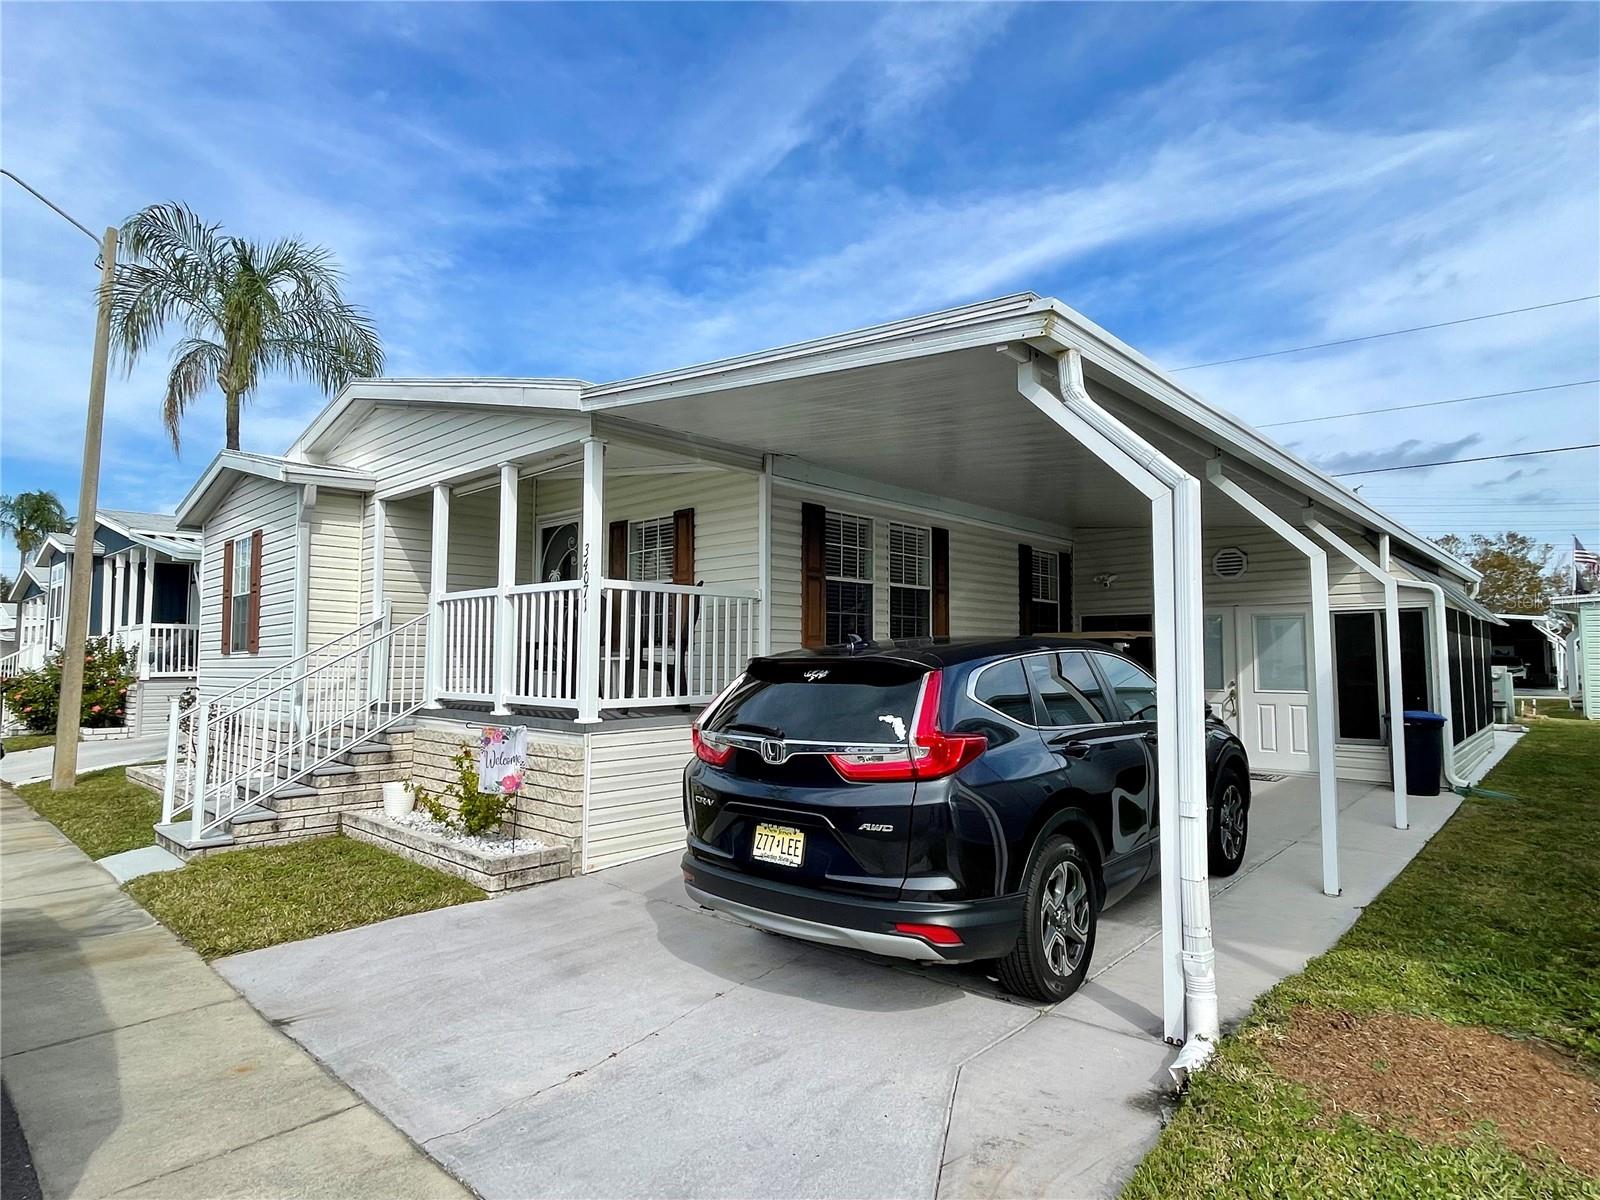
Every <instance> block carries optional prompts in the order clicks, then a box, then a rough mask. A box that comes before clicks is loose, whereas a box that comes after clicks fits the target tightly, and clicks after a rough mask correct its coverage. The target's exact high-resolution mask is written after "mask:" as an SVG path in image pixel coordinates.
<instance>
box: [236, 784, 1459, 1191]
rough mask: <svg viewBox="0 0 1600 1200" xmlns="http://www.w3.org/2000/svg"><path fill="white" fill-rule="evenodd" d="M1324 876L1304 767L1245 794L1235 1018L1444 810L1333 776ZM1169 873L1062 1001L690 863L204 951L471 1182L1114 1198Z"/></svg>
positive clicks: (1154, 1122)
mask: <svg viewBox="0 0 1600 1200" xmlns="http://www.w3.org/2000/svg"><path fill="white" fill-rule="evenodd" d="M1340 804H1341V809H1342V813H1341V829H1340V839H1339V840H1340V846H1341V865H1342V869H1343V886H1344V893H1343V895H1342V896H1340V897H1337V898H1330V897H1327V896H1324V895H1322V894H1321V891H1320V888H1319V883H1320V871H1319V861H1320V854H1319V847H1318V841H1317V800H1316V787H1315V784H1314V782H1313V781H1310V780H1305V779H1286V780H1283V781H1281V782H1277V783H1262V784H1258V785H1257V792H1256V802H1255V805H1254V807H1253V811H1252V830H1251V840H1250V846H1249V850H1248V852H1247V856H1246V861H1245V868H1244V869H1243V870H1242V871H1241V873H1240V874H1239V875H1236V876H1235V877H1234V878H1232V879H1230V880H1217V881H1215V882H1214V883H1213V887H1212V891H1213V894H1214V897H1215V900H1214V924H1215V928H1216V937H1217V951H1218V963H1217V976H1218V981H1219V989H1220V1004H1221V1010H1222V1016H1223V1019H1224V1020H1225V1021H1235V1020H1237V1019H1239V1018H1240V1017H1242V1016H1243V1015H1244V1014H1245V1013H1247V1012H1248V1011H1249V1009H1250V1007H1251V1005H1252V1004H1253V1002H1254V1000H1255V998H1256V996H1257V995H1259V994H1260V993H1261V992H1262V991H1263V990H1265V989H1266V988H1267V987H1269V986H1270V985H1271V984H1273V983H1274V982H1276V981H1277V980H1278V979H1280V978H1282V977H1283V976H1285V975H1287V974H1290V973H1291V972H1294V971H1297V970H1299V969H1300V968H1301V967H1302V966H1303V965H1304V964H1305V962H1306V960H1307V959H1308V958H1310V957H1311V956H1313V955H1315V954H1318V953H1320V952H1321V951H1323V950H1325V949H1327V947H1328V946H1330V945H1331V944H1332V943H1333V942H1334V941H1335V940H1336V939H1337V938H1338V936H1339V935H1340V934H1341V933H1342V932H1344V930H1345V929H1346V928H1348V927H1349V925H1350V924H1351V923H1352V922H1353V921H1354V920H1355V918H1356V916H1357V915H1358V914H1359V912H1360V910H1361V908H1362V906H1363V905H1365V904H1367V903H1368V902H1369V901H1370V900H1371V899H1372V898H1373V897H1374V896H1376V895H1377V894H1378V892H1379V891H1380V890H1382V888H1383V887H1384V885H1386V884H1387V883H1388V882H1389V880H1390V879H1392V878H1393V877H1394V876H1395V875H1396V874H1397V873H1398V872H1399V871H1400V869H1401V868H1402V867H1403V866H1404V865H1405V864H1406V863H1407V862H1408V861H1409V860H1410V859H1411V857H1412V856H1413V855H1414V854H1415V853H1416V852H1417V850H1418V849H1419V848H1420V847H1421V846H1422V845H1423V843H1424V842H1425V841H1426V840H1427V839H1428V838H1429V837H1430V836H1431V835H1432V834H1433V833H1434V832H1435V831H1436V830H1437V829H1438V828H1439V826H1440V825H1442V824H1443V823H1444V821H1445V819H1446V818H1447V817H1448V816H1449V814H1450V813H1451V812H1453V811H1454V809H1455V806H1456V804H1457V800H1456V798H1455V797H1454V796H1440V797H1428V798H1422V797H1416V798H1413V799H1412V802H1411V819H1412V822H1413V824H1412V827H1411V828H1410V829H1408V830H1403V831H1402V830H1396V829H1394V828H1393V827H1392V823H1391V822H1392V818H1393V798H1392V796H1391V795H1390V794H1389V792H1388V791H1387V790H1386V789H1382V788H1375V787H1369V786H1365V785H1360V784H1352V785H1345V786H1342V787H1341V789H1340ZM1159 951H1160V892H1159V887H1158V886H1157V885H1155V884H1148V885H1146V886H1144V887H1142V888H1141V889H1140V890H1139V891H1138V892H1137V893H1135V895H1134V896H1133V897H1131V898H1130V899H1129V900H1127V901H1125V902H1124V903H1123V904H1121V905H1119V906H1117V907H1116V908H1115V909H1112V910H1111V911H1110V912H1108V913H1107V914H1105V917H1104V918H1103V920H1102V922H1101V926H1100V934H1099V944H1098V946H1097V948H1096V951H1095V967H1094V973H1093V976H1092V978H1091V980H1090V981H1089V982H1088V983H1087V984H1086V985H1085V986H1084V988H1083V989H1082V990H1081V991H1080V992H1079V993H1078V995H1076V996H1074V997H1073V998H1071V999H1070V1000H1068V1001H1067V1002H1065V1003H1064V1004H1062V1005H1060V1006H1058V1007H1055V1008H1041V1007H1038V1006H1033V1005H1027V1004H1021V1003H1017V1002H1016V1001H1014V1000H1012V999H1010V998H1009V997H1006V996H1005V995H1003V994H1002V993H1001V992H1000V991H999V989H998V988H997V987H996V986H995V985H994V983H993V982H992V981H991V980H989V979H986V978H985V977H984V975H983V974H982V972H981V971H979V970H976V969H972V970H968V969H955V968H948V967H946V968H918V967H914V966H909V965H904V964H896V963H893V962H889V961H887V960H882V959H875V958H871V957H868V956H865V955H859V954H854V953H851V952H848V951H842V950H834V949H828V948H822V947H816V946H810V945H807V944H804V943H800V942H794V941H789V940H787V939H784V938H779V937H773V936H769V935H767V934H763V933H759V932H757V931H755V930H753V929H750V928H748V927H746V926H744V925H741V924H738V923H737V922H734V921H731V920H728V919H725V918H722V917H720V916H716V915H713V914H711V913H709V912H707V911H705V910H702V909H700V908H698V907H696V906H695V905H693V904H692V903H690V902H689V901H688V899H687V898H686V897H685V895H684V892H683V886H682V882H681V878H680V873H679V868H678V862H677V855H676V854H668V855H662V856H658V857H655V858H651V859H646V860H644V861H642V862H637V863H632V864H630V865H628V866H624V867H617V868H613V869H611V870H607V871H602V872H599V873H598V874H594V875H588V876H583V877H579V878H575V879H568V880H562V881H560V882H558V883H552V884H548V885H545V886H542V887H538V888H533V889H531V890H529V891H527V892H522V893H518V894H515V895H511V896H507V897H504V898H502V899H497V900H494V901H491V902H489V903H486V904H469V905H462V906H460V907H458V908H452V909H443V910H440V911H437V912H432V913H424V914H419V915H417V916H413V917H404V918H401V919H399V920H395V921H389V922H385V923H384V924H381V925H374V926H368V927H367V928H364V929H356V930H351V931H349V932H346V933H338V934H332V935H330V936H327V937H322V938H315V939H312V940H309V941H304V942H297V943H294V944H291V945H285V946H278V947H274V948H272V949H269V950H261V951H257V952H255V953H253V954H245V955H239V956H237V957H234V958H231V959H225V960H223V961H222V962H220V963H219V964H218V969H219V970H220V971H221V972H222V974H223V975H224V976H225V977H226V978H228V979H229V980H231V981H232V982H233V983H234V984H235V985H236V986H237V987H238V988H239V989H240V990H241V991H242V992H243V993H244V994H245V995H246V996H248V997H249V998H250V999H251V1000H252V1001H253V1002H255V1004H256V1005H257V1006H258V1007H259V1008H260V1009H261V1011H262V1012H263V1013H264V1014H265V1015H266V1016H267V1017H268V1018H269V1019H271V1020H272V1021H273V1022H274V1023H276V1024H278V1025H279V1026H280V1027H281V1028H284V1029H285V1030H287V1031H288V1033H289V1034H290V1036H292V1037H293V1038H295V1039H296V1040H297V1041H299V1042H300V1043H301V1044H303V1045H304V1046H306V1047H307V1048H308V1049H310V1050H311V1051H312V1053H314V1054H315V1055H316V1056H317V1057H318V1059H319V1060H320V1061H322V1062H324V1063H326V1064H328V1065H329V1067H331V1068H332V1069H333V1070H334V1071H336V1072H338V1074H339V1075H340V1077H341V1078H343V1079H344V1080H346V1081H347V1082H348V1083H349V1084H350V1085H351V1086H352V1087H354V1088H355V1089H356V1090H357V1091H358V1092H360V1093H361V1094H362V1095H363V1096H365V1097H366V1098H367V1099H368V1100H370V1101H371V1102H372V1103H373V1104H374V1105H375V1106H376V1107H377V1108H378V1109H379V1111H381V1112H383V1113H384V1114H385V1115H387V1116H388V1117H389V1118H390V1119H391V1120H393V1121H394V1122H395V1124H397V1125H398V1126H399V1127H400V1128H401V1129H403V1130H405V1131H406V1132H407V1133H408V1134H410V1135H411V1137H412V1138H414V1139H415V1140H416V1141H417V1142H418V1143H420V1144H421V1145H422V1146H423V1147H424V1148H425V1149H426V1150H427V1151H428V1152H429V1153H430V1154H432V1155H433V1156H434V1157H435V1158H436V1159H438V1160H439V1161H440V1162H441V1163H443V1164H444V1165H445V1166H446V1167H447V1168H449V1170H450V1171H451V1172H452V1173H453V1174H455V1175H456V1176H457V1177H458V1178H460V1179H463V1180H464V1181H466V1182H467V1183H468V1184H470V1185H471V1186H472V1188H473V1189H474V1190H475V1191H477V1192H478V1193H479V1194H480V1195H482V1196H484V1197H487V1198H490V1200H496V1198H499V1197H507V1198H511V1197H519V1198H520V1197H529V1196H589V1197H646V1196H750V1197H765V1196H771V1197H780V1196H781V1197H807V1196H818V1197H822V1196H826V1197H855V1196H861V1197H868V1196H873V1197H876V1196H895V1197H901V1196H915V1197H966V1196H986V1197H994V1196H1007V1197H1009V1196H1052V1197H1068V1196H1070V1197H1080V1196H1103V1195H1113V1194H1115V1193H1116V1192H1117V1191H1118V1190H1119V1189H1120V1188H1121V1186H1122V1184H1123V1183H1124V1182H1125V1181H1126V1179H1127V1177H1128V1175H1129V1173H1130V1172H1131V1171H1132V1170H1133V1167H1134V1166H1135V1165H1136V1164H1137V1163H1138V1161H1139V1159H1140V1158H1141V1157H1142V1156H1143V1155H1144V1154H1145V1152H1146V1151H1147V1150H1148V1149H1149V1147H1150V1145H1151V1144H1152V1143H1153V1142H1154V1140H1155V1138H1156V1135H1157V1134H1158V1133H1159V1131H1160V1113H1161V1108H1162V1104H1163V1099H1162V1092H1163V1090H1164V1089H1167V1088H1170V1081H1169V1080H1168V1079H1167V1075H1166V1066H1167V1064H1168V1063H1169V1062H1170V1061H1171V1059H1172V1057H1173V1054H1174V1051H1173V1050H1172V1048H1170V1047H1168V1046H1166V1045H1164V1044H1163V1043H1162V1042H1161V1041H1160V1040H1159V1036H1158V1035H1159V1032H1160V1026H1161V1020H1160V965H1161V964H1160V959H1159Z"/></svg>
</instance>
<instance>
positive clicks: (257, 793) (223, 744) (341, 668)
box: [171, 615, 428, 840]
mask: <svg viewBox="0 0 1600 1200" xmlns="http://www.w3.org/2000/svg"><path fill="white" fill-rule="evenodd" d="M363 631H365V635H366V636H364V637H363V636H359V635H360V634H361V633H362V632H363ZM427 638H428V618H427V617H426V616H425V615H424V616H418V617H414V618H412V619H411V620H409V621H406V622H404V623H403V624H400V625H395V626H393V627H389V626H388V625H387V623H386V622H385V621H382V620H380V621H377V622H371V623H369V624H367V625H365V626H362V627H361V630H357V631H352V632H351V633H347V634H344V635H343V636H341V637H339V638H335V639H334V640H333V641H332V642H329V643H327V644H326V645H324V646H320V647H318V648H317V650H315V651H313V652H311V653H310V654H308V655H302V656H301V658H300V659H298V660H296V662H297V663H298V664H299V668H300V669H299V670H298V671H292V670H290V669H289V667H287V666H286V667H284V668H279V669H278V670H276V671H272V672H269V673H268V674H269V675H270V676H271V677H272V679H271V680H265V681H256V680H252V681H251V682H250V683H249V684H246V685H244V686H243V687H241V688H236V689H234V690H233V691H232V692H229V693H226V694H224V695H223V696H219V697H218V698H216V699H214V700H206V701H202V702H201V703H200V704H199V706H198V711H197V713H196V715H195V717H194V718H193V720H194V721H195V723H196V727H195V732H194V752H193V756H192V758H191V759H190V761H191V764H193V765H192V766H191V770H190V778H189V805H190V808H191V814H190V820H191V822H192V824H191V833H190V836H191V838H192V839H195V840H198V839H200V838H203V837H205V836H206V835H208V834H210V833H212V832H214V831H216V830H218V829H219V828H220V827H221V826H222V825H223V824H224V823H225V822H226V821H227V820H228V818H229V817H231V816H233V815H234V814H235V813H237V812H238V811H239V810H240V809H243V808H246V807H249V806H250V805H252V804H255V803H257V802H258V801H259V800H262V799H264V798H266V797H267V796H270V795H271V794H272V793H273V792H275V791H277V790H279V789H280V788H282V787H284V786H285V785H287V784H289V783H291V782H293V781H294V780H295V779H297V778H299V777H301V776H302V775H304V774H305V773H306V772H307V771H312V770H315V769H316V768H317V767H319V766H322V765H323V764H324V763H327V762H331V761H332V760H333V759H334V758H337V757H338V756H339V755H340V754H343V753H344V752H345V751H346V750H348V749H349V748H350V747H352V746H356V745H359V744H360V743H362V742H363V741H366V740H368V739H369V738H371V737H373V736H374V735H376V734H378V733H381V732H382V731H383V730H385V729H387V728H388V727H389V726H391V725H393V724H394V723H395V722H396V721H399V720H402V719H404V718H405V717H407V716H409V715H410V714H411V713H413V712H415V711H416V710H417V709H418V708H420V707H421V706H422V704H423V702H424V701H425V700H426V699H427V698H428V697H427V684H426V678H427ZM171 768H172V769H175V768H176V764H175V763H173V764H171Z"/></svg>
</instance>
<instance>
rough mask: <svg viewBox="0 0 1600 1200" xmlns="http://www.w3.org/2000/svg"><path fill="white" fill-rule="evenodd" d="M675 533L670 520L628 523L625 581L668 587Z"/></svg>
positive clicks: (669, 518)
mask: <svg viewBox="0 0 1600 1200" xmlns="http://www.w3.org/2000/svg"><path fill="white" fill-rule="evenodd" d="M675 541H676V532H675V530H674V527H673V522H672V518H671V517H655V518H653V519H651V520H649V521H630V522H628V578H629V579H631V580H633V581H635V582H637V583H671V582H672V561H673V555H674V551H675V550H676V545H675Z"/></svg>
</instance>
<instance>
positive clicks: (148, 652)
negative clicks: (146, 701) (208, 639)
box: [139, 546, 170, 679]
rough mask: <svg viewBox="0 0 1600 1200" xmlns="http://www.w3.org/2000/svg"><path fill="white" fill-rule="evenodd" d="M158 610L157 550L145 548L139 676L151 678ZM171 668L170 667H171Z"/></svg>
mask: <svg viewBox="0 0 1600 1200" xmlns="http://www.w3.org/2000/svg"><path fill="white" fill-rule="evenodd" d="M155 612H156V552H155V551H154V550H152V549H150V547H149V546H146V547H145V548H144V637H143V638H142V639H141V640H140V643H139V678H140V679H149V678H150V660H151V659H152V658H154V657H155V653H156V639H155V631H154V630H153V629H152V628H151V625H152V623H153V622H154V620H155ZM169 669H170V668H169Z"/></svg>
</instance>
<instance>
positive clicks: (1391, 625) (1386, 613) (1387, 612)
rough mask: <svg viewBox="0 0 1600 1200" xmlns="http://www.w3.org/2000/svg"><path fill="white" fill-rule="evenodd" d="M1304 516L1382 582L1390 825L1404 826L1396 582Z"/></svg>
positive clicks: (1322, 535) (1309, 516)
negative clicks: (1391, 795)
mask: <svg viewBox="0 0 1600 1200" xmlns="http://www.w3.org/2000/svg"><path fill="white" fill-rule="evenodd" d="M1304 520H1305V523H1306V528H1307V529H1309V530H1311V532H1312V533H1315V534H1316V535H1317V536H1318V537H1319V538H1321V539H1322V540H1323V541H1325V542H1327V543H1328V545H1330V546H1332V547H1333V548H1334V549H1335V550H1337V551H1338V552H1339V553H1340V554H1342V555H1344V556H1345V557H1346V558H1348V559H1349V560H1350V561H1351V562H1352V563H1354V564H1355V565H1356V566H1357V567H1358V568H1359V569H1360V570H1361V571H1363V572H1365V573H1366V574H1367V575H1370V576H1371V577H1372V578H1373V579H1375V580H1377V581H1378V582H1379V583H1380V584H1382V585H1383V637H1384V642H1385V645H1384V670H1385V671H1386V672H1387V673H1388V676H1389V686H1388V694H1389V772H1390V774H1391V775H1392V776H1393V779H1394V827H1395V828H1396V829H1404V828H1405V827H1406V824H1407V820H1406V737H1405V732H1406V731H1405V699H1404V692H1403V691H1402V688H1401V680H1400V586H1399V584H1397V583H1395V581H1394V576H1393V575H1391V574H1389V572H1387V571H1385V570H1383V569H1382V568H1381V567H1379V566H1378V564H1377V563H1375V562H1373V561H1372V560H1371V559H1369V558H1368V557H1367V556H1366V555H1365V554H1362V553H1361V552H1360V551H1359V550H1357V549H1356V548H1355V547H1354V546H1352V545H1351V544H1350V543H1349V542H1347V541H1345V540H1344V538H1342V537H1340V536H1339V535H1338V534H1336V533H1335V532H1334V531H1333V530H1331V529H1329V528H1328V527H1327V526H1326V525H1324V524H1323V523H1322V522H1321V521H1320V520H1318V519H1317V515H1316V513H1315V512H1314V511H1313V510H1311V509H1307V510H1306V513H1305V518H1304Z"/></svg>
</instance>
